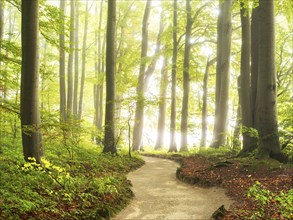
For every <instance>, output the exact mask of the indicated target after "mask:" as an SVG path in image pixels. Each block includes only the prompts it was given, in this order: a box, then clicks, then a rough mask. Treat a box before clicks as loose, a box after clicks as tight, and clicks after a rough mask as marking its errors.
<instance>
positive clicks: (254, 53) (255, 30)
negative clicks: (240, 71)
mask: <svg viewBox="0 0 293 220" xmlns="http://www.w3.org/2000/svg"><path fill="white" fill-rule="evenodd" d="M258 14H259V7H254V8H253V9H252V15H251V79H250V80H251V117H252V127H253V128H254V129H257V124H256V123H257V122H256V94H257V80H258V65H259V64H258V63H259V61H258V59H259V47H258V45H259V34H260V32H259V19H258ZM257 142H258V140H257V138H254V139H253V143H251V147H250V149H248V148H245V150H253V149H256V148H257V146H258V143H257ZM241 153H245V152H244V149H243V151H242V152H241Z"/></svg>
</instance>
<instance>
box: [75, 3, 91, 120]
mask: <svg viewBox="0 0 293 220" xmlns="http://www.w3.org/2000/svg"><path fill="white" fill-rule="evenodd" d="M85 13H86V14H85V20H84V32H83V43H82V64H81V81H80V96H79V105H78V117H77V118H78V120H81V115H82V104H83V96H84V81H85V71H86V49H87V48H86V47H87V44H86V42H87V32H88V0H87V1H86V5H85Z"/></svg>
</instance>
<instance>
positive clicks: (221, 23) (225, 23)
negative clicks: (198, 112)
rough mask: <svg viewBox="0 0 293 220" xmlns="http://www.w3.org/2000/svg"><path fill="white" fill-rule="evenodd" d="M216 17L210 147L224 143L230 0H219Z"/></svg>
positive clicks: (227, 98)
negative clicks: (213, 105)
mask: <svg viewBox="0 0 293 220" xmlns="http://www.w3.org/2000/svg"><path fill="white" fill-rule="evenodd" d="M220 8H221V13H220V15H219V18H218V43H217V68H216V110H215V124H214V136H213V141H212V144H211V147H214V148H218V147H220V146H223V145H225V142H226V135H227V134H226V133H227V119H228V100H229V81H230V80H229V78H230V77H229V68H230V54H231V34H232V24H231V10H232V1H231V0H226V1H224V2H222V1H220Z"/></svg>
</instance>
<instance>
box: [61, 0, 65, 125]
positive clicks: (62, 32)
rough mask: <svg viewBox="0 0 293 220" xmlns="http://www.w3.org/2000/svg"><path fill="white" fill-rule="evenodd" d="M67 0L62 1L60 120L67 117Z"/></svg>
mask: <svg viewBox="0 0 293 220" xmlns="http://www.w3.org/2000/svg"><path fill="white" fill-rule="evenodd" d="M65 2H66V0H64V1H60V20H61V21H62V22H61V23H60V31H61V33H60V35H59V41H60V44H59V45H60V48H59V86H60V121H64V120H65V119H66V88H65V49H64V48H65V45H64V41H65V35H64V32H65V27H64V22H63V21H64V14H65Z"/></svg>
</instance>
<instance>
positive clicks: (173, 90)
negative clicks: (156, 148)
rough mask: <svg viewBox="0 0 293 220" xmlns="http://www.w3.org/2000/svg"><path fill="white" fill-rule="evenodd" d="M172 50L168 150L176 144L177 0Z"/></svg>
mask: <svg viewBox="0 0 293 220" xmlns="http://www.w3.org/2000/svg"><path fill="white" fill-rule="evenodd" d="M172 35H173V52H172V80H171V81H172V85H171V115H170V146H169V151H170V152H173V151H174V152H177V146H176V137H175V132H176V84H177V83H176V81H177V79H176V78H177V76H176V74H177V54H178V42H177V0H174V2H173V33H172Z"/></svg>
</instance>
